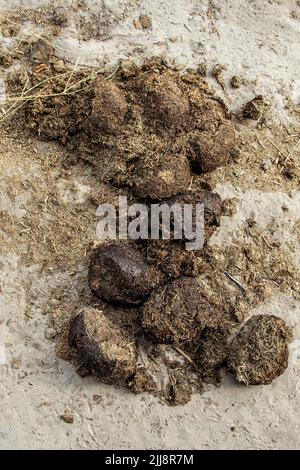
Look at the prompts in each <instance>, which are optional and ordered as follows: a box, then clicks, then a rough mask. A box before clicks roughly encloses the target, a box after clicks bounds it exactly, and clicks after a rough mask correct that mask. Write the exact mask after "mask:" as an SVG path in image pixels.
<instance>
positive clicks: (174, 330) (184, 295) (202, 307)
mask: <svg viewBox="0 0 300 470" xmlns="http://www.w3.org/2000/svg"><path fill="white" fill-rule="evenodd" d="M219 314H220V313H219V312H218V311H217V309H216V308H215V307H214V306H212V305H210V304H209V303H208V302H207V301H206V299H204V298H203V296H202V294H201V289H200V286H199V284H198V281H197V279H195V278H190V277H184V276H183V277H180V278H178V279H175V280H174V281H172V282H170V283H169V284H167V285H166V286H162V287H159V288H158V289H157V290H156V291H154V292H152V293H151V295H150V297H149V299H148V300H147V302H146V303H145V304H144V305H143V308H142V317H143V318H142V326H143V328H144V330H145V331H146V332H147V333H148V334H149V335H150V336H151V338H152V339H153V340H154V341H156V342H158V343H169V344H175V345H176V344H179V345H180V344H182V343H192V342H193V341H194V340H195V339H196V338H197V337H198V336H199V334H200V333H201V332H202V331H203V330H204V328H205V326H207V325H213V324H214V323H215V322H216V320H217V319H218V318H219Z"/></svg>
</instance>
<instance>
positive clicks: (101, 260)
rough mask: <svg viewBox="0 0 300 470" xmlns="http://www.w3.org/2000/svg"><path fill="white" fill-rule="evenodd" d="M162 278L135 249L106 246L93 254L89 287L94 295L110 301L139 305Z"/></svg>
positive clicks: (118, 303) (125, 304)
mask: <svg viewBox="0 0 300 470" xmlns="http://www.w3.org/2000/svg"><path fill="white" fill-rule="evenodd" d="M162 279H163V276H162V274H161V273H160V272H159V271H158V270H157V269H155V267H154V266H153V265H152V266H151V265H148V264H147V263H146V261H145V260H144V259H143V256H142V254H141V253H140V251H138V250H137V249H136V248H134V247H133V246H128V245H123V246H122V245H120V244H119V245H116V244H112V245H108V246H107V245H103V246H99V247H98V248H96V249H95V251H94V253H93V254H92V259H91V264H90V268H89V284H90V287H91V290H92V292H93V293H94V294H96V295H97V296H99V297H100V298H101V299H103V300H105V301H106V302H109V303H114V304H117V305H123V306H134V305H138V304H140V303H142V302H143V300H145V298H146V297H147V295H148V294H149V293H150V292H151V290H153V289H154V287H156V286H157V285H158V284H159V283H160V282H162Z"/></svg>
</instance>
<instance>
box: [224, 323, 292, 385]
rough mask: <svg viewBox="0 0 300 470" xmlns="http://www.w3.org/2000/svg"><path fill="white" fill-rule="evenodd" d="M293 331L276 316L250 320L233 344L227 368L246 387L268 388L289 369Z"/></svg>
mask: <svg viewBox="0 0 300 470" xmlns="http://www.w3.org/2000/svg"><path fill="white" fill-rule="evenodd" d="M290 339H291V330H290V328H288V327H287V325H286V324H285V322H284V321H283V320H282V319H281V318H278V317H276V316H274V315H256V316H254V317H252V318H250V319H249V320H248V321H247V322H246V323H245V325H244V326H243V327H242V329H241V330H240V331H239V333H238V334H237V336H236V337H235V338H234V340H233V341H232V343H231V345H230V353H229V357H228V367H229V369H230V370H231V371H232V372H233V374H234V376H235V377H236V379H237V380H238V381H239V382H241V383H243V384H245V385H265V384H269V383H271V382H273V380H274V379H276V377H279V375H281V374H283V372H284V371H285V369H286V368H287V366H288V357H289V349H288V341H289V340H290Z"/></svg>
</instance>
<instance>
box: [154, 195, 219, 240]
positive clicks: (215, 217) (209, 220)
mask: <svg viewBox="0 0 300 470" xmlns="http://www.w3.org/2000/svg"><path fill="white" fill-rule="evenodd" d="M163 203H166V204H167V205H168V206H170V207H171V206H173V204H176V205H178V206H179V207H180V208H181V210H182V211H184V206H185V204H190V205H191V207H192V211H193V213H192V217H193V225H192V229H193V232H194V231H195V229H196V214H195V209H196V205H197V204H203V206H204V237H205V239H206V240H208V239H209V238H210V237H211V235H212V234H213V232H214V231H215V230H216V228H217V227H218V226H219V225H220V222H221V213H222V205H223V203H222V199H221V197H220V196H219V194H217V193H213V192H211V191H198V192H196V193H192V192H188V193H183V194H178V195H177V196H176V197H174V198H171V199H167V200H166V201H163ZM163 203H162V204H163ZM180 220H181V219H179V221H180ZM175 223H176V214H173V215H172V218H171V230H172V231H173V230H174V224H175ZM183 236H184V233H183ZM184 239H186V237H185V236H184Z"/></svg>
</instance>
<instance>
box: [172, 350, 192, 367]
mask: <svg viewBox="0 0 300 470" xmlns="http://www.w3.org/2000/svg"><path fill="white" fill-rule="evenodd" d="M173 349H175V351H177V352H178V354H180V355H181V356H182V357H184V358H185V359H186V360H187V361H188V362H189V363H190V364H191V365H192V366H193V367H195V369H196V370H198V367H197V366H196V364H195V362H194V361H193V359H192V358H191V357H190V356H189V355H188V354H186V353H185V352H184V351H182V349H180V348H178V347H177V346H173Z"/></svg>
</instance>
